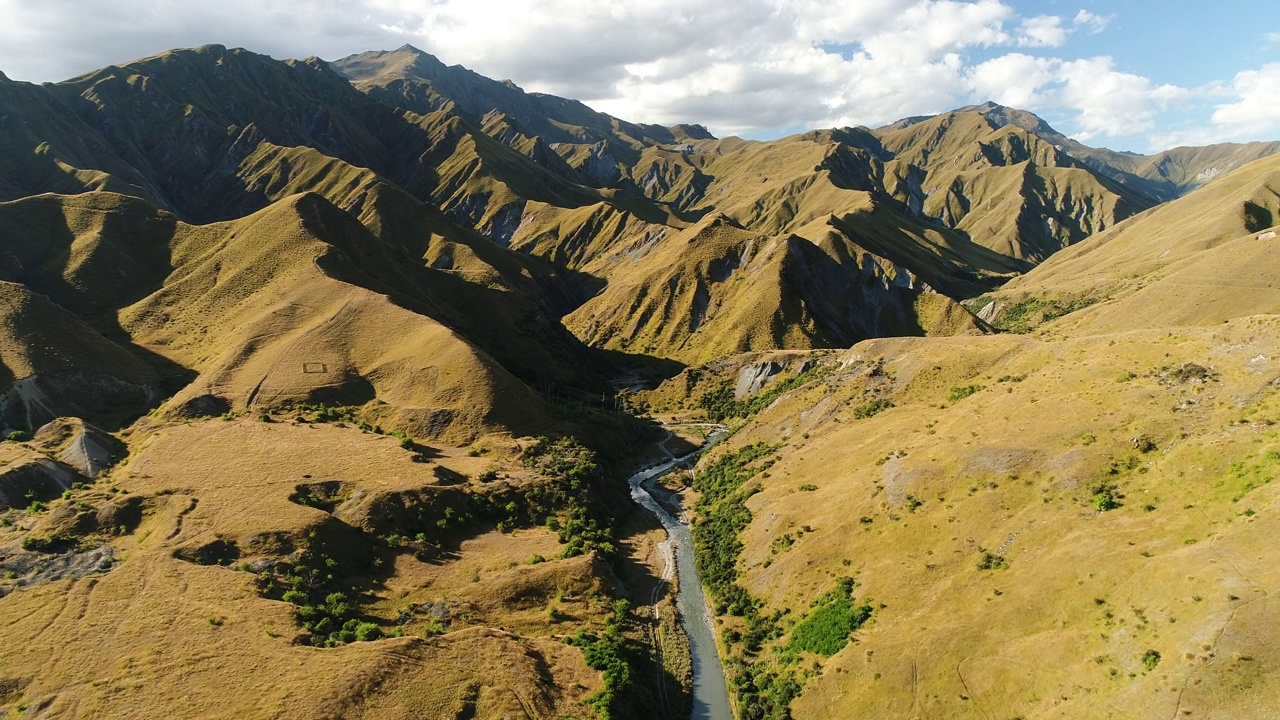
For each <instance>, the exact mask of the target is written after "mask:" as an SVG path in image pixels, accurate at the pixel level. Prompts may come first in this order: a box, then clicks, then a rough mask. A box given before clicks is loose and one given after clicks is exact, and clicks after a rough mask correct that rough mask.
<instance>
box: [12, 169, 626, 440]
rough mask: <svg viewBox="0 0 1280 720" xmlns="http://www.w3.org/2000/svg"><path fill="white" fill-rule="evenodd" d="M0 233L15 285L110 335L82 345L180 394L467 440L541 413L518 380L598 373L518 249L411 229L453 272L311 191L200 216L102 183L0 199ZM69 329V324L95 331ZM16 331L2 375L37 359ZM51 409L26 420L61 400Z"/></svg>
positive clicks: (584, 377) (22, 370)
mask: <svg viewBox="0 0 1280 720" xmlns="http://www.w3.org/2000/svg"><path fill="white" fill-rule="evenodd" d="M362 197H365V196H364V195H362ZM412 218H413V215H412V214H409V215H407V216H405V219H406V220H412ZM402 221H404V220H402ZM415 237H416V236H415ZM0 238H3V239H4V247H5V248H6V255H5V256H4V257H3V258H0V260H2V261H3V262H2V264H0V270H3V272H4V273H5V277H6V278H7V279H9V280H10V281H13V282H20V283H22V284H23V287H17V288H16V289H15V292H19V291H22V292H25V290H26V289H29V290H32V291H34V292H37V293H41V294H43V295H45V296H47V297H48V298H49V299H50V300H52V301H53V303H57V306H58V312H60V313H63V314H67V316H68V318H69V319H68V322H72V319H71V317H72V315H74V316H78V317H81V318H84V322H87V323H88V325H89V326H92V327H94V328H96V331H97V332H105V333H107V335H108V337H110V338H111V340H110V341H108V340H105V339H101V338H99V339H98V340H94V341H90V340H87V339H86V340H83V341H81V343H80V344H81V345H83V348H84V349H85V350H86V351H87V350H89V349H92V348H95V347H101V346H105V345H110V343H112V342H114V343H121V344H122V346H123V347H124V348H125V349H124V350H119V352H120V353H126V354H132V355H133V356H137V357H140V358H142V360H135V361H133V362H132V363H130V362H126V361H124V360H113V361H110V362H107V361H105V360H104V361H103V363H102V364H103V365H104V366H105V367H110V368H118V371H119V372H123V373H125V374H124V376H123V377H125V379H126V380H130V381H132V380H131V379H132V378H135V377H136V376H137V374H138V373H137V372H132V371H130V370H129V368H133V367H138V366H141V367H146V366H147V365H149V366H150V367H152V368H154V369H153V370H151V374H150V375H148V376H147V377H150V378H151V380H150V381H149V382H152V383H154V382H155V381H156V380H155V378H156V373H157V372H158V373H160V375H161V376H163V377H167V378H169V379H168V381H166V383H167V385H168V386H169V387H170V388H171V389H170V392H171V391H172V389H176V388H177V387H182V386H184V385H185V386H187V387H186V389H185V390H183V392H182V393H180V395H179V398H178V399H177V400H176V402H178V403H179V404H181V403H182V402H185V401H187V400H191V399H193V398H196V397H202V396H205V395H214V396H217V397H220V398H222V399H223V401H225V403H226V404H228V406H229V407H245V406H251V405H257V406H263V405H273V404H279V403H281V402H286V401H292V402H301V401H316V400H325V401H327V402H330V403H333V402H342V403H344V404H354V405H363V404H365V403H370V402H373V401H375V399H376V400H377V402H375V403H374V404H373V405H371V406H370V412H372V413H373V414H374V416H376V417H379V418H383V417H385V419H386V421H387V422H388V423H389V424H392V425H394V426H402V427H405V428H413V430H414V432H416V433H418V434H420V435H422V436H424V437H425V436H436V435H440V434H442V433H445V432H446V430H450V429H451V430H452V432H454V435H451V437H464V436H468V435H474V434H475V433H476V432H479V431H481V430H482V429H484V428H496V427H507V428H512V429H515V428H525V429H532V428H533V427H534V426H536V425H538V423H543V424H545V422H546V417H545V415H543V414H542V410H541V409H540V408H541V407H542V405H541V400H540V399H539V398H538V397H537V396H536V395H535V394H533V393H532V392H531V391H530V390H529V389H528V386H527V385H526V384H525V383H526V382H527V383H530V384H533V383H542V384H547V383H551V384H563V385H567V386H568V388H578V389H581V390H586V391H590V390H592V389H593V388H595V387H597V386H598V384H602V383H603V378H602V376H599V375H596V374H595V373H596V370H595V367H596V361H595V360H593V359H592V358H591V357H590V356H589V355H588V354H587V353H586V351H585V350H584V349H583V348H582V347H581V346H580V345H579V344H578V343H577V341H576V340H575V339H574V338H573V337H572V336H571V335H569V334H568V333H567V332H566V331H565V330H564V329H563V328H562V327H561V326H560V325H559V324H558V323H557V322H556V321H555V320H553V319H552V318H550V317H548V316H547V315H546V311H545V310H544V309H543V307H542V306H541V304H540V303H538V302H537V301H534V300H532V299H530V298H529V297H528V296H526V295H524V294H523V293H521V292H517V291H515V290H512V289H510V288H508V287H507V286H506V285H505V284H504V282H503V279H502V278H503V277H504V275H505V274H509V275H512V276H516V277H519V276H520V273H521V267H520V266H519V264H511V265H509V266H508V267H506V268H504V269H498V268H496V267H493V266H490V265H488V264H486V263H485V262H484V260H483V259H481V258H482V256H483V255H484V253H485V252H489V253H493V254H496V255H500V256H503V257H505V255H504V254H505V253H506V252H507V251H504V250H502V249H501V248H497V247H494V246H492V245H488V246H484V245H479V247H481V248H482V252H481V253H480V254H478V256H473V257H470V258H468V257H466V256H464V254H463V253H462V252H461V251H460V250H459V249H458V247H462V248H463V249H465V248H466V247H467V246H449V245H448V244H447V243H446V242H445V241H443V240H441V239H437V240H435V241H434V242H433V241H431V240H430V239H429V237H422V238H421V241H420V244H418V246H417V248H416V253H426V252H427V248H428V247H429V246H431V245H434V246H435V248H436V250H437V251H438V252H440V253H444V252H448V253H450V257H456V258H457V265H458V266H459V267H461V268H463V269H459V270H445V269H436V268H432V267H424V266H423V264H422V260H420V259H419V257H420V256H419V255H417V254H416V253H415V254H409V253H407V252H405V250H404V248H403V247H399V246H396V245H393V244H392V243H390V242H387V241H384V240H381V239H379V238H378V237H377V236H375V235H373V234H371V233H370V232H369V230H368V229H367V228H366V227H365V226H363V225H361V224H360V223H359V222H358V221H357V220H356V219H355V218H353V217H352V216H350V215H349V214H347V213H345V212H343V211H342V210H340V209H339V208H337V207H336V206H334V205H332V204H331V203H329V202H328V201H326V200H324V199H322V198H321V197H320V196H318V195H315V194H303V195H297V196H292V197H290V198H286V199H285V200H282V201H280V202H278V203H276V204H273V205H272V206H270V207H268V208H267V209H265V210H262V211H260V212H258V213H255V214H254V215H250V216H248V217H246V218H243V219H241V220H238V221H234V222H229V223H219V224H212V225H206V226H190V225H186V224H184V223H181V222H178V221H176V220H175V219H174V218H172V216H169V215H167V214H165V213H163V212H160V211H156V210H154V209H153V208H151V207H150V206H147V205H146V204H145V203H143V202H142V201H139V200H136V199H132V198H127V197H124V196H118V195H112V194H108V193H89V194H85V195H78V196H70V197H68V196H40V197H36V198H29V199H26V200H21V201H16V202H13V203H6V204H0ZM424 245H425V246H426V247H424ZM443 257H445V256H444V255H443V254H441V255H438V256H437V258H436V259H437V262H436V264H441V262H439V261H440V259H441V258H443ZM504 271H505V272H504ZM121 279H124V280H125V281H126V282H121ZM523 280H524V282H525V283H529V284H536V283H532V278H523ZM15 287H16V286H15ZM48 304H49V303H48V302H47V301H46V305H48ZM21 306H22V307H26V306H25V305H21ZM15 307H18V306H15ZM63 309H65V310H63ZM15 312H18V311H17V310H16V309H15ZM24 312H25V311H24ZM75 322H80V321H75ZM51 327H53V326H51ZM80 327H81V328H82V329H81V330H79V331H76V332H67V333H66V334H68V335H69V336H70V337H79V336H80V335H87V334H94V335H96V332H95V331H91V330H89V327H87V326H83V325H81V326H80ZM24 338H25V336H21V335H19V336H15V337H14V338H12V339H13V341H14V346H15V347H14V352H15V353H20V354H19V355H15V356H14V358H15V359H14V360H13V361H12V362H10V363H8V364H9V366H10V367H12V368H17V370H15V371H14V372H17V373H19V374H18V375H17V376H16V377H15V378H14V379H20V378H22V377H26V376H28V375H31V374H33V373H38V372H39V370H38V367H40V366H41V364H40V363H35V362H25V360H22V361H20V360H19V359H20V358H25V355H21V353H28V352H30V350H29V349H28V347H27V345H26V344H24V343H25V340H24ZM63 344H65V341H60V342H59V344H58V345H55V347H61V346H62V345H63ZM477 344H478V345H477ZM481 348H485V349H481ZM95 352H96V351H95ZM102 352H105V350H104V351H102ZM99 354H100V353H99ZM313 356H314V357H313ZM85 363H89V361H88V360H86V361H85ZM503 363H508V364H509V365H510V366H511V367H513V368H515V369H516V371H517V372H518V373H520V375H521V376H522V377H523V378H524V381H521V380H517V379H516V378H515V377H513V376H512V375H511V374H510V373H509V372H508V371H507V370H506V369H505V368H504V366H503ZM45 364H47V363H45ZM89 364H92V363H89ZM28 366H31V367H28ZM33 368H35V369H33ZM57 372H60V373H64V372H68V370H66V369H58V370H57ZM139 372H141V371H139ZM193 373H198V374H199V377H198V378H197V379H196V381H195V382H194V383H192V382H191V380H192V374H193ZM107 374H110V373H107ZM121 407H122V408H123V407H130V408H137V407H138V405H137V403H127V404H126V403H121ZM379 408H381V409H379ZM50 412H51V413H52V414H51V415H50V416H48V417H43V416H42V417H43V419H40V420H39V422H44V421H47V420H49V419H52V417H53V416H56V415H59V414H74V413H72V412H70V410H67V409H63V410H58V409H56V408H54V409H51V410H50ZM90 416H91V417H95V418H96V417H97V416H96V415H90ZM34 422H36V421H35V420H33V423H34ZM530 422H532V423H533V425H530V424H529V423H530ZM27 429H34V425H33V426H31V427H29V428H27Z"/></svg>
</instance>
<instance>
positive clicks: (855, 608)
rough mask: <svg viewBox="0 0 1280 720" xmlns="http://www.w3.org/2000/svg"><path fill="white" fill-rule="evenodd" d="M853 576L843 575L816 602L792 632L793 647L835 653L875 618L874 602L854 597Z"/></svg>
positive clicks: (812, 651)
mask: <svg viewBox="0 0 1280 720" xmlns="http://www.w3.org/2000/svg"><path fill="white" fill-rule="evenodd" d="M853 588H854V582H853V578H841V579H840V580H839V581H838V582H837V587H836V589H835V590H832V591H831V592H829V593H826V594H825V595H822V596H821V597H819V598H818V599H817V600H815V601H814V602H813V607H812V608H810V610H809V615H808V616H807V617H806V618H805V619H804V620H801V621H800V623H799V624H798V625H796V627H795V630H793V631H792V632H791V643H790V645H789V647H790V648H791V649H792V650H795V651H798V652H809V653H813V654H815V655H821V656H822V657H831V656H832V655H835V654H836V653H838V652H840V651H841V650H842V649H843V648H844V646H845V645H846V644H848V642H849V636H850V635H851V634H852V633H853V632H854V631H855V630H857V629H858V628H860V627H862V626H863V625H864V624H865V623H866V622H867V620H869V619H870V618H871V606H870V605H868V604H866V603H862V604H860V605H859V604H857V603H855V602H854V599H853Z"/></svg>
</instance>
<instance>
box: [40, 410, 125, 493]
mask: <svg viewBox="0 0 1280 720" xmlns="http://www.w3.org/2000/svg"><path fill="white" fill-rule="evenodd" d="M34 442H35V443H36V444H37V445H38V446H39V447H40V448H41V449H42V450H44V451H45V452H46V453H48V454H50V455H52V456H53V457H55V458H57V460H58V462H61V463H63V464H64V465H67V466H69V467H71V468H74V469H75V470H76V472H78V473H80V474H81V475H83V476H85V477H87V478H89V479H94V478H96V477H98V475H99V474H101V473H102V471H104V470H106V469H107V468H109V467H111V466H112V465H114V464H115V463H116V462H117V461H119V460H120V459H121V458H123V457H124V456H125V455H127V454H128V452H129V449H128V448H127V447H125V444H124V443H122V442H120V441H119V440H117V439H115V438H114V437H112V436H111V435H109V434H107V433H106V432H104V431H102V430H100V429H98V428H96V427H94V426H92V425H89V424H88V423H86V422H84V421H83V420H81V419H79V418H58V419H57V420H54V421H53V422H51V423H49V424H48V425H45V426H44V427H42V428H40V429H39V430H37V431H36V434H35V438H34Z"/></svg>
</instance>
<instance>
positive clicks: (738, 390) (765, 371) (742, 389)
mask: <svg viewBox="0 0 1280 720" xmlns="http://www.w3.org/2000/svg"><path fill="white" fill-rule="evenodd" d="M781 372H782V366H781V365H779V364H778V363H776V362H770V361H766V362H758V363H752V364H750V365H746V366H744V367H743V368H742V369H741V370H739V371H738V382H737V383H736V384H735V385H734V386H733V397H734V399H736V400H741V399H742V398H745V397H750V396H752V395H755V394H756V393H758V392H760V391H761V390H762V389H764V386H765V385H767V384H769V381H770V380H772V379H773V378H775V377H777V375H778V374H779V373H781Z"/></svg>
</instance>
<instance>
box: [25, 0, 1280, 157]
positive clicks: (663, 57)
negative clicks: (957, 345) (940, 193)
mask: <svg viewBox="0 0 1280 720" xmlns="http://www.w3.org/2000/svg"><path fill="white" fill-rule="evenodd" d="M207 43H220V44H224V45H228V46H239V47H245V48H248V49H250V50H254V51H256V52H260V53H264V54H268V55H271V56H272V57H276V58H287V57H306V56H309V55H318V56H320V57H323V58H328V59H334V58H338V57H342V56H344V55H348V54H351V53H356V52H362V51H365V50H372V49H391V48H395V47H398V46H400V45H403V44H405V43H411V44H413V45H415V46H417V47H420V48H422V49H424V50H426V51H428V52H431V53H433V54H435V55H436V56H438V57H439V58H440V59H441V60H443V61H444V62H446V63H449V64H461V65H465V66H467V67H470V68H472V69H474V70H476V71H478V72H480V73H483V74H485V75H488V76H490V77H493V78H495V79H511V80H514V81H515V82H516V83H517V84H519V85H521V86H522V87H524V88H525V89H527V90H534V91H541V92H550V93H554V94H557V95H562V96H565V97H572V98H576V99H579V100H582V101H584V102H586V103H587V104H589V105H591V106H593V107H595V108H597V109H600V110H603V111H605V112H609V113H611V114H614V115H616V116H619V117H622V118H625V119H627V120H632V121H638V122H657V123H664V124H673V123H677V122H691V123H701V124H703V125H706V126H707V127H709V128H710V129H711V130H712V132H714V133H716V134H717V135H721V136H724V135H730V134H737V135H743V136H746V137H754V138H771V137H777V136H779V135H783V134H787V133H790V132H798V131H802V130H807V129H812V128H818V127H831V126H838V125H858V124H862V125H868V126H872V127H874V126H877V125H880V124H884V123H888V122H891V121H893V120H895V119H897V118H900V117H905V116H908V115H921V114H930V113H936V112H941V111H945V110H948V109H951V108H954V107H958V106H961V105H966V104H971V103H976V102H981V101H983V100H987V99H991V100H996V101H998V102H1002V103H1004V104H1008V105H1013V106H1016V107H1020V108H1024V109H1027V110H1031V111H1033V112H1036V113H1038V114H1040V115H1041V116H1042V117H1044V118H1045V119H1046V120H1048V121H1049V122H1050V123H1051V124H1053V125H1054V126H1055V127H1056V128H1057V129H1058V130H1060V131H1062V132H1064V133H1066V134H1068V135H1071V136H1073V137H1076V138H1078V139H1080V140H1082V141H1083V142H1086V143H1088V144H1091V145H1098V146H1107V147H1111V148H1114V149H1117V150H1133V151H1139V152H1154V151H1157V150H1160V149H1164V148H1168V147H1172V146H1174V145H1180V144H1206V143H1210V142H1222V141H1244V140H1274V139H1280V112H1278V111H1277V110H1276V109H1275V107H1276V104H1277V103H1276V99H1277V98H1280V13H1278V12H1276V11H1274V10H1270V9H1268V8H1267V7H1266V4H1265V3H1259V2H1245V1H1243V0H1220V1H1219V2H1216V3H1213V4H1206V3H1201V2H1191V1H1190V0H1171V1H1168V2H1155V1H1154V0H1128V1H1125V0H1119V1H1116V2H1098V1H1096V0H1075V1H1074V2H1068V1H1067V0H1051V1H1049V2H1030V1H1028V0H845V2H832V1H831V0H736V1H735V2H733V3H726V2H724V0H646V2H644V3H626V4H623V3H617V2H603V1H602V0H271V2H261V1H260V0H43V1H42V2H38V3H36V2H28V1H26V0H0V71H3V72H5V73H6V74H7V75H8V76H9V77H11V78H14V79H20V80H28V81H56V80H61V79H65V78H68V77H72V76H74V75H77V74H79V73H82V72H86V71H88V70H92V69H96V68H98V67H101V66H104V65H107V64H113V63H114V64H119V63H123V62H126V61H128V60H130V59H134V58H137V57H141V56H145V55H149V54H153V53H156V52H160V51H162V50H165V49H169V48H174V47H192V46H198V45H202V44H207Z"/></svg>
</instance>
